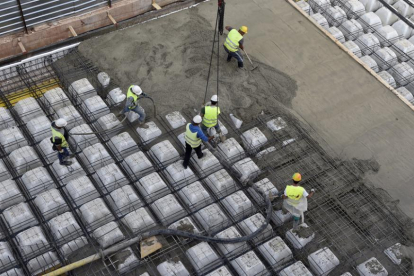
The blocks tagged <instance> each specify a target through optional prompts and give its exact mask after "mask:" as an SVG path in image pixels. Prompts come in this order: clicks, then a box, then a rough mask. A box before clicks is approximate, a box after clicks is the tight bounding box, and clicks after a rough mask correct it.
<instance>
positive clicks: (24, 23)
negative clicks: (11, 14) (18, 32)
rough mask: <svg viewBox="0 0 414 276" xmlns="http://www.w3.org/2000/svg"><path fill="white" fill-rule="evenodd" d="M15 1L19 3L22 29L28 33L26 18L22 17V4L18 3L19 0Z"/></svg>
mask: <svg viewBox="0 0 414 276" xmlns="http://www.w3.org/2000/svg"><path fill="white" fill-rule="evenodd" d="M16 1H17V4H18V5H19V11H20V16H21V18H22V22H23V26H24V31H25V32H26V34H28V33H29V31H28V30H27V25H26V20H25V19H24V14H23V8H22V4H21V3H20V0H16Z"/></svg>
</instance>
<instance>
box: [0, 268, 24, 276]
mask: <svg viewBox="0 0 414 276" xmlns="http://www.w3.org/2000/svg"><path fill="white" fill-rule="evenodd" d="M0 276H24V273H23V270H21V269H20V268H13V269H10V270H7V271H6V272H4V273H2V274H0Z"/></svg>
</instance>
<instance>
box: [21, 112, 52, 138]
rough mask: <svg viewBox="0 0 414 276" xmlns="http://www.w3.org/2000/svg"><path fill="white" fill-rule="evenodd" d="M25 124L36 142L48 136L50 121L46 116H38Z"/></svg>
mask: <svg viewBox="0 0 414 276" xmlns="http://www.w3.org/2000/svg"><path fill="white" fill-rule="evenodd" d="M26 126H27V129H28V130H29V132H30V134H31V135H32V137H33V139H34V140H35V141H36V142H40V141H42V140H43V139H45V138H48V137H49V138H50V126H51V122H50V121H49V119H48V118H47V117H46V116H39V117H36V118H34V119H31V120H30V121H29V122H28V123H27V124H26Z"/></svg>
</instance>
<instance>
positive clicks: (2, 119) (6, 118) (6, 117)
mask: <svg viewBox="0 0 414 276" xmlns="http://www.w3.org/2000/svg"><path fill="white" fill-rule="evenodd" d="M14 126H16V122H15V121H14V119H13V117H12V116H11V114H10V111H9V110H8V109H7V108H4V107H0V130H4V129H7V128H10V127H14Z"/></svg>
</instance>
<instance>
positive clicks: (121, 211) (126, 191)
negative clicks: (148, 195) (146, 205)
mask: <svg viewBox="0 0 414 276" xmlns="http://www.w3.org/2000/svg"><path fill="white" fill-rule="evenodd" d="M107 199H108V202H109V205H110V206H111V207H112V210H114V211H115V212H116V213H117V215H118V216H120V217H122V216H124V215H126V214H128V213H130V212H132V211H134V210H136V209H138V208H140V207H141V206H142V205H143V203H142V202H141V200H140V199H139V197H138V195H137V194H136V193H135V191H134V189H133V188H132V186H130V185H126V186H123V187H121V188H118V189H116V190H115V191H113V192H112V193H110V194H109V196H107Z"/></svg>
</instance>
